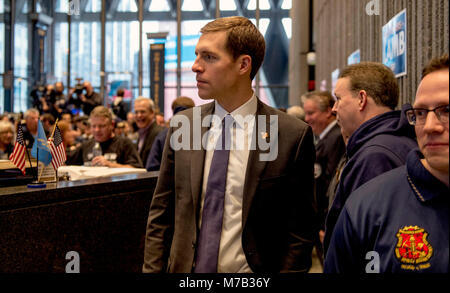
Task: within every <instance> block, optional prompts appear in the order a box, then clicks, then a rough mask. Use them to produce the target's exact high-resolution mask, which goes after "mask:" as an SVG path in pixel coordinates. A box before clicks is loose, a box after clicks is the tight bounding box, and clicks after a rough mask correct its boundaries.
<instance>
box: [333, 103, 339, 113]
mask: <svg viewBox="0 0 450 293" xmlns="http://www.w3.org/2000/svg"><path fill="white" fill-rule="evenodd" d="M338 103H339V101H336V102H335V103H334V105H333V109H331V112H333V114H335V115H336V114H337V105H338Z"/></svg>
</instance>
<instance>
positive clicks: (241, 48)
mask: <svg viewBox="0 0 450 293" xmlns="http://www.w3.org/2000/svg"><path fill="white" fill-rule="evenodd" d="M222 31H225V32H227V42H226V44H225V46H226V48H227V50H228V51H229V52H230V53H231V55H232V56H233V58H234V59H237V58H238V57H239V56H241V55H244V54H245V55H249V56H250V57H251V58H252V70H251V72H250V79H252V80H253V78H254V77H255V76H256V73H257V72H258V70H259V68H260V67H261V64H262V62H263V60H264V54H265V51H266V42H265V40H264V37H263V35H262V34H261V32H260V31H259V30H258V29H257V28H256V26H255V25H254V24H253V23H252V22H251V21H250V20H249V19H248V18H245V17H241V16H232V17H222V18H217V19H216V20H213V21H211V22H209V23H207V24H206V25H205V26H204V27H203V28H202V29H201V30H200V33H202V34H207V33H215V32H222Z"/></svg>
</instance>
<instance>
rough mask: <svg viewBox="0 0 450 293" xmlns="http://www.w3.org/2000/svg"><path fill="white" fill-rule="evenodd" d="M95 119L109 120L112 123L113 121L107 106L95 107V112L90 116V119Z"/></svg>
mask: <svg viewBox="0 0 450 293" xmlns="http://www.w3.org/2000/svg"><path fill="white" fill-rule="evenodd" d="M93 117H101V118H107V119H109V121H110V122H112V121H113V119H112V114H111V112H110V111H109V109H108V108H106V107H105V106H97V107H95V108H94V110H92V111H91V114H90V115H89V118H90V119H92V118H93Z"/></svg>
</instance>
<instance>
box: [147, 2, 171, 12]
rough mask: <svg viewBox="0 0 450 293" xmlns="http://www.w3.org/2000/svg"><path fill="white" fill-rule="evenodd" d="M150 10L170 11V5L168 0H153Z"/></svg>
mask: <svg viewBox="0 0 450 293" xmlns="http://www.w3.org/2000/svg"><path fill="white" fill-rule="evenodd" d="M149 11H154V12H157V11H170V6H169V3H167V0H153V1H152V2H151V4H150V7H149Z"/></svg>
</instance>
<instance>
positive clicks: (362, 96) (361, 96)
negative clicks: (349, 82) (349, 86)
mask: <svg viewBox="0 0 450 293" xmlns="http://www.w3.org/2000/svg"><path fill="white" fill-rule="evenodd" d="M367 99H368V97H367V93H366V91H365V90H360V91H359V93H358V106H359V110H360V111H364V109H365V108H366V106H367V102H368V101H367Z"/></svg>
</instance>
